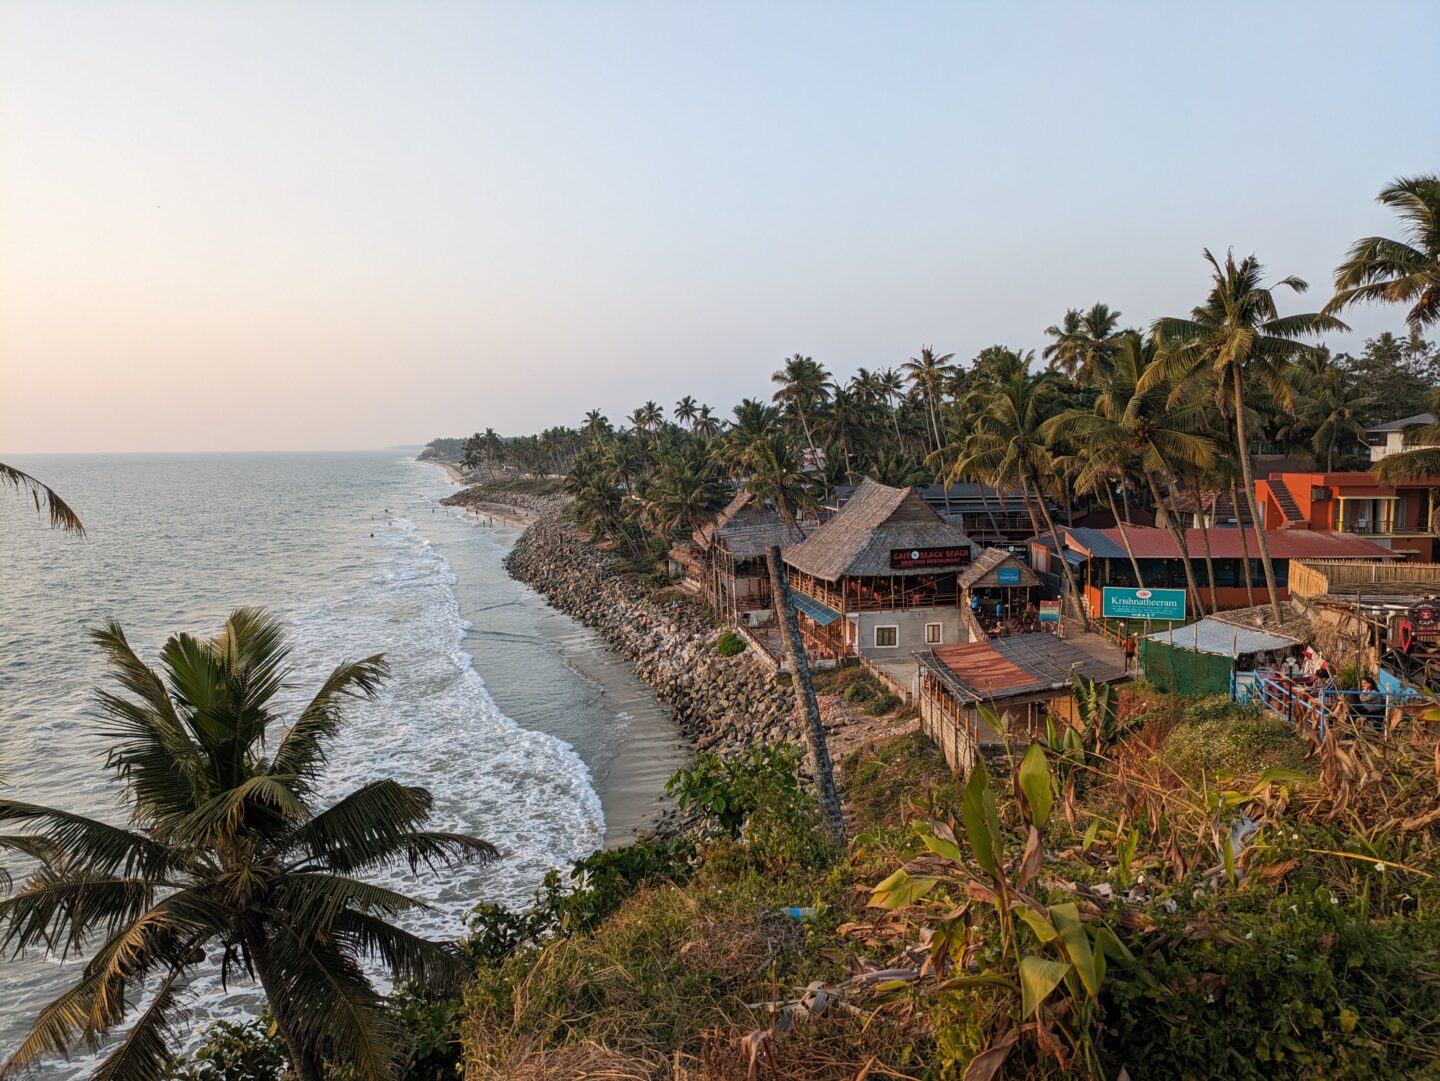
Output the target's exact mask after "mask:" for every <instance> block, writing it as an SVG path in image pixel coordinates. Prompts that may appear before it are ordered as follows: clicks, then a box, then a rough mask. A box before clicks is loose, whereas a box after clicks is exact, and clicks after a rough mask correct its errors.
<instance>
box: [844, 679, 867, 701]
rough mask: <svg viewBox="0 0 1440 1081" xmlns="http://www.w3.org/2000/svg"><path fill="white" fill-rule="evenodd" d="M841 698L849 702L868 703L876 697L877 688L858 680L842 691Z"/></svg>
mask: <svg viewBox="0 0 1440 1081" xmlns="http://www.w3.org/2000/svg"><path fill="white" fill-rule="evenodd" d="M840 697H841V698H843V699H844V700H845V701H847V702H868V701H870V699H872V698H874V697H875V688H874V687H872V686H871V685H870V684H869V683H862V682H860V681H859V680H857V681H856V682H854V683H851V684H850V685H849V686H847V687H846V688H845V689H844V690H843V691H841V692H840Z"/></svg>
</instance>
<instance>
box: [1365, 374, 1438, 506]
mask: <svg viewBox="0 0 1440 1081" xmlns="http://www.w3.org/2000/svg"><path fill="white" fill-rule="evenodd" d="M1430 412H1431V414H1432V415H1433V416H1436V417H1440V390H1437V391H1435V392H1434V393H1432V394H1431V396H1430ZM1405 442H1406V443H1407V444H1408V445H1409V446H1411V447H1412V448H1413V449H1411V450H1404V451H1401V452H1400V453H1399V454H1387V455H1386V456H1385V457H1383V458H1381V459H1380V460H1379V461H1378V462H1376V463H1375V464H1374V465H1372V466H1371V467H1370V471H1371V472H1372V473H1373V474H1374V475H1375V480H1376V481H1377V482H1378V483H1380V484H1394V483H1395V482H1396V481H1402V480H1412V481H1413V480H1428V481H1430V482H1431V486H1430V521H1429V523H1428V526H1429V529H1430V532H1432V533H1436V532H1440V423H1435V424H1421V425H1417V426H1416V427H1414V428H1411V429H1409V430H1408V431H1406V433H1405Z"/></svg>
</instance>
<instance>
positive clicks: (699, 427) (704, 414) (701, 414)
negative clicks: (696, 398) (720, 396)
mask: <svg viewBox="0 0 1440 1081" xmlns="http://www.w3.org/2000/svg"><path fill="white" fill-rule="evenodd" d="M694 430H695V434H696V435H697V436H699V437H700V438H701V439H714V438H715V436H717V435H718V434H719V433H720V418H719V417H717V416H716V415H715V414H714V413H713V412H712V411H711V409H710V407H709V406H708V405H702V406H701V407H700V409H699V410H698V411H697V412H696V414H695V425H694Z"/></svg>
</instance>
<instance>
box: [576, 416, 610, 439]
mask: <svg viewBox="0 0 1440 1081" xmlns="http://www.w3.org/2000/svg"><path fill="white" fill-rule="evenodd" d="M581 431H583V432H584V433H585V434H586V435H588V436H589V437H590V438H591V439H592V440H594V439H601V438H603V437H605V436H607V435H609V434H610V421H609V420H608V419H607V418H606V417H605V414H603V413H601V412H600V410H598V409H592V410H590V412H588V413H586V414H585V425H584V427H583V428H581Z"/></svg>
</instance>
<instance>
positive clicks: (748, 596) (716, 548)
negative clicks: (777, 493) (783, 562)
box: [670, 492, 801, 621]
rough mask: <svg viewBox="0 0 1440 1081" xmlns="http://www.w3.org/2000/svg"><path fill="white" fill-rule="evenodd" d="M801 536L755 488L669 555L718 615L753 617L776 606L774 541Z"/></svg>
mask: <svg viewBox="0 0 1440 1081" xmlns="http://www.w3.org/2000/svg"><path fill="white" fill-rule="evenodd" d="M800 536H801V534H800V532H799V530H797V529H794V528H792V527H790V526H788V525H787V524H786V523H785V521H784V520H783V519H782V518H781V517H780V515H779V514H778V513H777V512H776V511H775V510H774V508H772V507H770V506H769V505H767V504H766V503H764V502H763V501H761V500H759V499H757V498H756V497H755V496H754V495H753V494H752V493H750V492H740V493H738V494H737V495H736V496H735V498H734V499H732V500H731V501H730V502H729V503H728V504H727V505H726V506H725V507H724V509H722V510H721V511H720V512H719V513H717V514H716V515H715V518H714V520H713V521H710V522H706V523H705V524H704V525H703V526H701V527H700V528H699V529H697V530H696V531H695V533H694V534H693V535H692V537H691V538H690V541H689V542H688V543H686V544H680V545H676V546H675V548H673V549H672V550H671V553H670V558H671V559H672V560H674V561H675V562H676V563H678V564H679V565H680V566H681V567H682V568H683V570H684V573H685V577H686V578H689V579H690V580H691V581H693V582H695V584H696V585H697V586H699V588H700V590H701V592H702V593H703V594H704V596H705V598H706V599H707V600H708V601H709V602H710V603H711V604H712V605H713V606H714V608H715V610H716V611H717V612H718V613H720V614H721V615H723V616H728V617H729V618H730V619H734V620H737V621H753V618H754V614H755V613H763V612H768V611H769V610H770V607H771V605H770V575H769V570H768V568H767V567H766V565H765V553H766V551H767V550H768V549H769V548H770V546H771V545H772V544H778V545H780V546H781V547H782V548H783V547H784V546H785V545H787V544H791V543H793V542H795V541H797V540H799V539H800Z"/></svg>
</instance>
